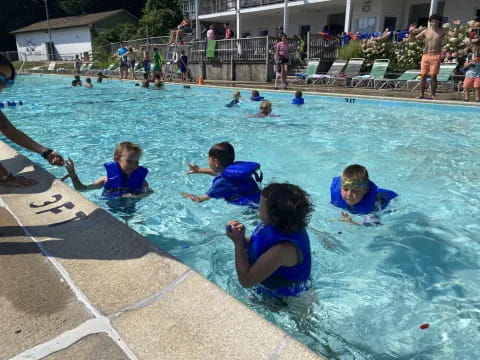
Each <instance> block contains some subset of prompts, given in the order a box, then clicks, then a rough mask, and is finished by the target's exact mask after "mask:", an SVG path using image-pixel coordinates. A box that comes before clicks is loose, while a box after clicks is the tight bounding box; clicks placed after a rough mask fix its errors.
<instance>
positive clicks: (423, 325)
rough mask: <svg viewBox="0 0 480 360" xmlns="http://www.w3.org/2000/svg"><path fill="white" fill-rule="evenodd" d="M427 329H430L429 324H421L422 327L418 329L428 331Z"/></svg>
mask: <svg viewBox="0 0 480 360" xmlns="http://www.w3.org/2000/svg"><path fill="white" fill-rule="evenodd" d="M429 327H430V324H422V325H420V329H422V330H425V329H428V328H429Z"/></svg>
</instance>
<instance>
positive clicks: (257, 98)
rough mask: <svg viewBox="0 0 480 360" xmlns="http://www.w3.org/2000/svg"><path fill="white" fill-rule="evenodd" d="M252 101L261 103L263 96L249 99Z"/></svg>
mask: <svg viewBox="0 0 480 360" xmlns="http://www.w3.org/2000/svg"><path fill="white" fill-rule="evenodd" d="M250 100H252V101H263V100H265V98H264V97H263V96H253V97H251V98H250Z"/></svg>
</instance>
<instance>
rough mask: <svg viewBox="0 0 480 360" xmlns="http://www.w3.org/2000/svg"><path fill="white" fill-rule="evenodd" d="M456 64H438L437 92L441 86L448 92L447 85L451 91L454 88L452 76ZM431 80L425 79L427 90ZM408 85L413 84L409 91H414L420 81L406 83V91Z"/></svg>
mask: <svg viewBox="0 0 480 360" xmlns="http://www.w3.org/2000/svg"><path fill="white" fill-rule="evenodd" d="M457 65H458V64H457V63H442V64H440V71H439V72H438V75H437V90H438V89H440V88H441V87H442V86H445V88H446V89H447V90H448V87H449V85H451V87H452V89H453V88H455V85H454V80H453V74H454V72H455V69H456V68H457ZM430 83H431V80H430V78H428V79H427V88H428V87H430ZM410 84H415V86H413V87H412V89H411V91H415V90H416V89H418V87H419V86H420V80H409V81H407V89H409V87H410Z"/></svg>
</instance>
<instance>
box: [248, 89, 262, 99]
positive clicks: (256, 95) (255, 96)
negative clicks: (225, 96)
mask: <svg viewBox="0 0 480 360" xmlns="http://www.w3.org/2000/svg"><path fill="white" fill-rule="evenodd" d="M250 100H252V101H263V100H265V99H264V97H263V96H260V93H259V92H258V90H252V93H251V95H250Z"/></svg>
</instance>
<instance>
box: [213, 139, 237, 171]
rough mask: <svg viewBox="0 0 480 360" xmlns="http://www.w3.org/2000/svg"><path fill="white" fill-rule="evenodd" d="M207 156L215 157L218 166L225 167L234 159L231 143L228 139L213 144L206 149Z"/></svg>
mask: <svg viewBox="0 0 480 360" xmlns="http://www.w3.org/2000/svg"><path fill="white" fill-rule="evenodd" d="M208 156H209V157H211V158H213V159H217V160H218V162H219V163H220V166H221V167H223V168H226V167H227V166H228V165H231V164H233V162H234V161H235V150H234V149H233V146H232V144H230V143H229V142H228V141H224V142H221V143H218V144H215V145H213V146H212V147H211V148H210V150H209V151H208Z"/></svg>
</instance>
